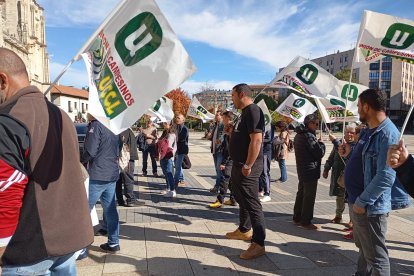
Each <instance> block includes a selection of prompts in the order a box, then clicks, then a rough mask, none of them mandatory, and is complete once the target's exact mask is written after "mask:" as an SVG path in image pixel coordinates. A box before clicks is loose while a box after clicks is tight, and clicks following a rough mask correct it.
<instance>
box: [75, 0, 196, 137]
mask: <svg viewBox="0 0 414 276" xmlns="http://www.w3.org/2000/svg"><path fill="white" fill-rule="evenodd" d="M79 55H82V57H83V59H84V61H85V63H86V67H87V70H88V73H89V83H90V84H89V112H90V113H91V114H92V115H93V116H94V117H95V118H97V119H98V120H99V121H101V122H102V123H103V124H104V125H106V126H107V127H108V128H110V129H111V130H112V131H113V132H114V133H116V134H117V133H120V132H122V131H123V130H124V129H126V128H128V127H130V126H131V125H132V124H133V123H134V122H135V121H136V120H137V119H138V118H139V117H141V115H143V114H144V113H145V112H146V110H148V108H149V107H150V106H152V105H153V103H154V102H155V101H156V100H157V99H159V98H160V97H161V96H163V95H164V94H165V93H167V92H169V91H170V90H172V89H175V88H177V87H178V86H179V85H180V84H181V83H182V82H184V81H185V80H186V79H187V78H188V77H189V76H190V75H191V74H192V73H193V72H194V71H195V67H194V65H193V64H192V62H191V60H190V58H189V56H188V54H187V52H186V51H185V49H184V47H183V46H182V44H181V43H180V41H179V40H178V39H177V36H176V35H175V34H174V32H173V30H172V29H171V27H170V25H169V24H168V22H167V20H166V19H165V17H164V15H163V14H162V13H161V11H160V9H159V8H158V6H157V4H156V3H155V2H154V1H153V0H146V1H129V0H125V1H123V2H122V3H121V4H120V5H119V6H118V7H117V8H116V9H115V10H114V11H113V12H112V13H111V15H110V16H109V17H108V18H107V19H106V20H105V21H104V23H103V24H102V25H101V26H100V27H99V28H98V30H97V32H96V33H95V34H94V35H93V36H92V37H91V38H90V39H89V41H88V43H86V44H85V46H84V47H83V48H82V50H81V51H80V53H79ZM79 55H78V56H79Z"/></svg>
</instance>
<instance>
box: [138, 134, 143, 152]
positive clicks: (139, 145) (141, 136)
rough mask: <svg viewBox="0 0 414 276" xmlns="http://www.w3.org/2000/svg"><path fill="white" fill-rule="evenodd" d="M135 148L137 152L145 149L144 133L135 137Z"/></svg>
mask: <svg viewBox="0 0 414 276" xmlns="http://www.w3.org/2000/svg"><path fill="white" fill-rule="evenodd" d="M137 148H138V150H139V151H143V150H144V148H145V135H144V133H140V134H138V136H137Z"/></svg>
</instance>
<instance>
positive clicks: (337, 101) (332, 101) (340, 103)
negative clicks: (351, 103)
mask: <svg viewBox="0 0 414 276" xmlns="http://www.w3.org/2000/svg"><path fill="white" fill-rule="evenodd" d="M329 102H330V103H331V104H332V105H339V106H342V107H343V108H345V103H344V102H343V101H340V100H337V99H330V100H329Z"/></svg>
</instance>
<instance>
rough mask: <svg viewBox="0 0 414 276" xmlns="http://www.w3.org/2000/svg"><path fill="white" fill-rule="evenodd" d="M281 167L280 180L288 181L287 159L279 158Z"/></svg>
mask: <svg viewBox="0 0 414 276" xmlns="http://www.w3.org/2000/svg"><path fill="white" fill-rule="evenodd" d="M279 168H280V181H282V182H285V181H287V171H286V163H285V159H280V160H279Z"/></svg>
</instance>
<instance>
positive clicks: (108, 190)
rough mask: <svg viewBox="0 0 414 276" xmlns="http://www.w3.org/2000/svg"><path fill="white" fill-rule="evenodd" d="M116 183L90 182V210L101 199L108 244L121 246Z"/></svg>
mask: <svg viewBox="0 0 414 276" xmlns="http://www.w3.org/2000/svg"><path fill="white" fill-rule="evenodd" d="M115 187H116V181H114V182H110V181H99V180H89V209H90V210H92V208H93V206H95V204H96V202H97V201H98V199H99V198H100V199H101V205H102V209H103V215H104V218H105V220H104V221H105V226H106V228H107V231H108V244H109V245H118V244H119V217H118V211H117V210H116V200H115Z"/></svg>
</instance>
